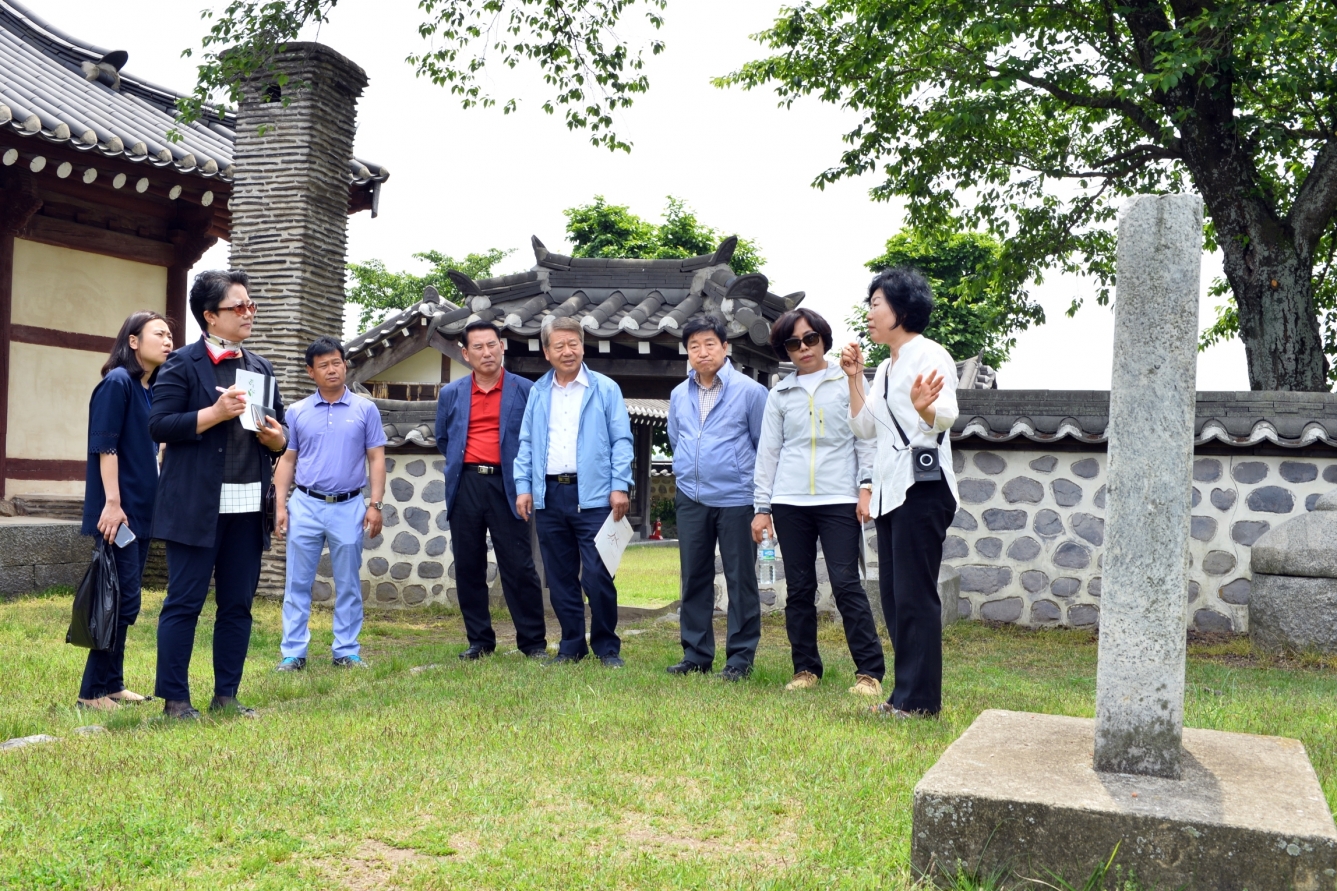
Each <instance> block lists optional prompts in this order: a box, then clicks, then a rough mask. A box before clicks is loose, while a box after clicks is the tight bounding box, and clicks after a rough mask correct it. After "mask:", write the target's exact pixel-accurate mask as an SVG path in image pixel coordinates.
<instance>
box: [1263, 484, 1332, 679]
mask: <svg viewBox="0 0 1337 891" xmlns="http://www.w3.org/2000/svg"><path fill="white" fill-rule="evenodd" d="M1250 561H1251V565H1252V568H1253V586H1252V590H1251V592H1250V597H1249V639H1250V640H1251V641H1253V644H1254V646H1256V647H1258V648H1259V649H1262V650H1274V651H1275V650H1292V651H1299V652H1304V651H1306V650H1309V651H1316V652H1320V653H1337V490H1333V491H1331V492H1329V493H1327V494H1326V495H1324V496H1322V497H1321V498H1319V499H1318V501H1317V502H1315V503H1314V509H1313V510H1312V511H1311V512H1309V513H1306V514H1301V515H1300V516H1298V517H1296V518H1295V519H1293V520H1287V521H1286V522H1285V523H1282V524H1281V525H1280V526H1278V527H1277V528H1275V529H1272V530H1270V531H1269V532H1266V533H1264V534H1263V536H1262V537H1261V538H1259V539H1258V541H1256V542H1254V545H1253V551H1252V554H1251V555H1250Z"/></svg>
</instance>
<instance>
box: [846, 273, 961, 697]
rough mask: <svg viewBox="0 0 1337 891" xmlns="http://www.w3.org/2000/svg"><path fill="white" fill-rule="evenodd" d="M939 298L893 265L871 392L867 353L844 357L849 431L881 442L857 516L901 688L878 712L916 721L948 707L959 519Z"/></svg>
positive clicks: (851, 349) (872, 302) (875, 302)
mask: <svg viewBox="0 0 1337 891" xmlns="http://www.w3.org/2000/svg"><path fill="white" fill-rule="evenodd" d="M932 313H933V292H932V289H930V287H929V284H928V282H927V281H926V280H925V279H924V276H923V275H921V274H920V273H919V272H917V271H915V270H913V269H906V268H896V269H887V270H884V271H883V272H880V273H878V274H877V276H876V277H875V278H874V279H873V281H872V282H871V283H870V284H869V286H868V337H869V339H870V340H872V341H873V342H874V343H880V344H885V345H886V346H888V347H889V348H890V349H891V357H890V358H889V359H887V360H886V361H884V362H883V363H882V364H881V365H879V366H878V369H877V374H876V375H875V376H874V377H873V384H872V387H871V389H870V388H868V387H867V385H866V383H865V380H864V358H863V351H862V350H861V349H860V347H859V345H858V344H857V343H851V344H849V345H848V346H846V347H845V349H844V350H843V351H842V352H841V356H840V366H841V370H843V371H844V372H845V374H846V375H848V382H849V394H850V416H851V417H850V428H851V429H852V430H853V431H854V434H855V435H856V436H858V437H859V438H861V439H874V440H876V441H877V457H876V459H875V460H874V462H873V475H872V476H873V479H872V485H871V486H870V487H868V488H867V489H865V490H863V491H861V492H860V497H859V516H860V519H864V518H866V517H869V516H871V517H874V518H875V521H876V524H877V553H878V587H879V589H880V593H881V596H882V615H883V618H884V619H885V621H886V623H887V631H888V633H889V634H890V635H891V643H892V647H893V649H894V650H895V653H896V655H895V668H894V675H895V686H894V687H893V689H892V693H891V696H890V698H889V699H888V700H887V701H886V702H883V703H880V704H879V705H877V706H875V707H874V711H875V712H876V713H878V714H880V715H884V716H886V717H894V718H910V717H917V716H929V715H936V714H937V713H938V711H939V710H940V709H941V708H942V603H941V602H940V600H939V598H938V570H939V568H940V567H941V566H942V544H943V540H944V539H945V538H946V536H947V527H948V525H950V524H951V522H952V518H953V517H954V516H955V514H956V505H957V500H958V499H957V494H956V476H955V474H954V473H953V471H952V443H951V439H950V438H949V437H948V435H947V434H948V432H949V431H950V430H951V429H952V422H953V421H955V420H956V416H957V414H958V411H957V406H956V362H955V361H954V360H953V359H952V357H951V355H949V354H948V352H947V351H946V350H945V349H943V348H942V347H941V346H940V345H939V344H937V343H934V342H933V341H931V340H929V339H928V338H926V337H924V336H923V331H924V329H925V328H926V327H928V323H929V319H930V317H931V316H932Z"/></svg>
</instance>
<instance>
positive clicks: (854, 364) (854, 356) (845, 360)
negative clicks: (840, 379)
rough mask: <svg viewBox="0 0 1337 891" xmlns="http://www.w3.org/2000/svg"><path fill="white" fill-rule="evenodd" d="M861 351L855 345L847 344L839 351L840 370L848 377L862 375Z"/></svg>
mask: <svg viewBox="0 0 1337 891" xmlns="http://www.w3.org/2000/svg"><path fill="white" fill-rule="evenodd" d="M863 368H864V362H863V349H862V348H861V347H860V346H859V345H858V344H857V343H849V344H846V345H845V348H844V349H842V350H841V351H840V370H841V371H843V372H845V374H847V375H848V376H850V377H855V376H856V375H861V374H863Z"/></svg>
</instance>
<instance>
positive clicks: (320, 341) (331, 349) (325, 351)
mask: <svg viewBox="0 0 1337 891" xmlns="http://www.w3.org/2000/svg"><path fill="white" fill-rule="evenodd" d="M330 353H338V354H339V358H340V359H347V358H348V353H346V352H344V345H343V344H341V343H339V341H337V340H335V339H334V338H333V337H330V336H328V335H325V334H322V335H321V336H320V337H317V338H316V339H315V340H313V341H311V346H309V347H307V348H306V367H307V368H313V367H315V364H316V359H318V358H320V357H321V356H328V355H329V354H330Z"/></svg>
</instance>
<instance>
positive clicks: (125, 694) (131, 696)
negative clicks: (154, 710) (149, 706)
mask: <svg viewBox="0 0 1337 891" xmlns="http://www.w3.org/2000/svg"><path fill="white" fill-rule="evenodd" d="M107 698H108V699H114V700H116V701H117V702H122V703H124V702H129V703H139V702H152V701H153V697H152V696H142V695H140V694H139V693H136V692H135V691H134V690H122V691H121V692H119V693H108V694H107Z"/></svg>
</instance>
